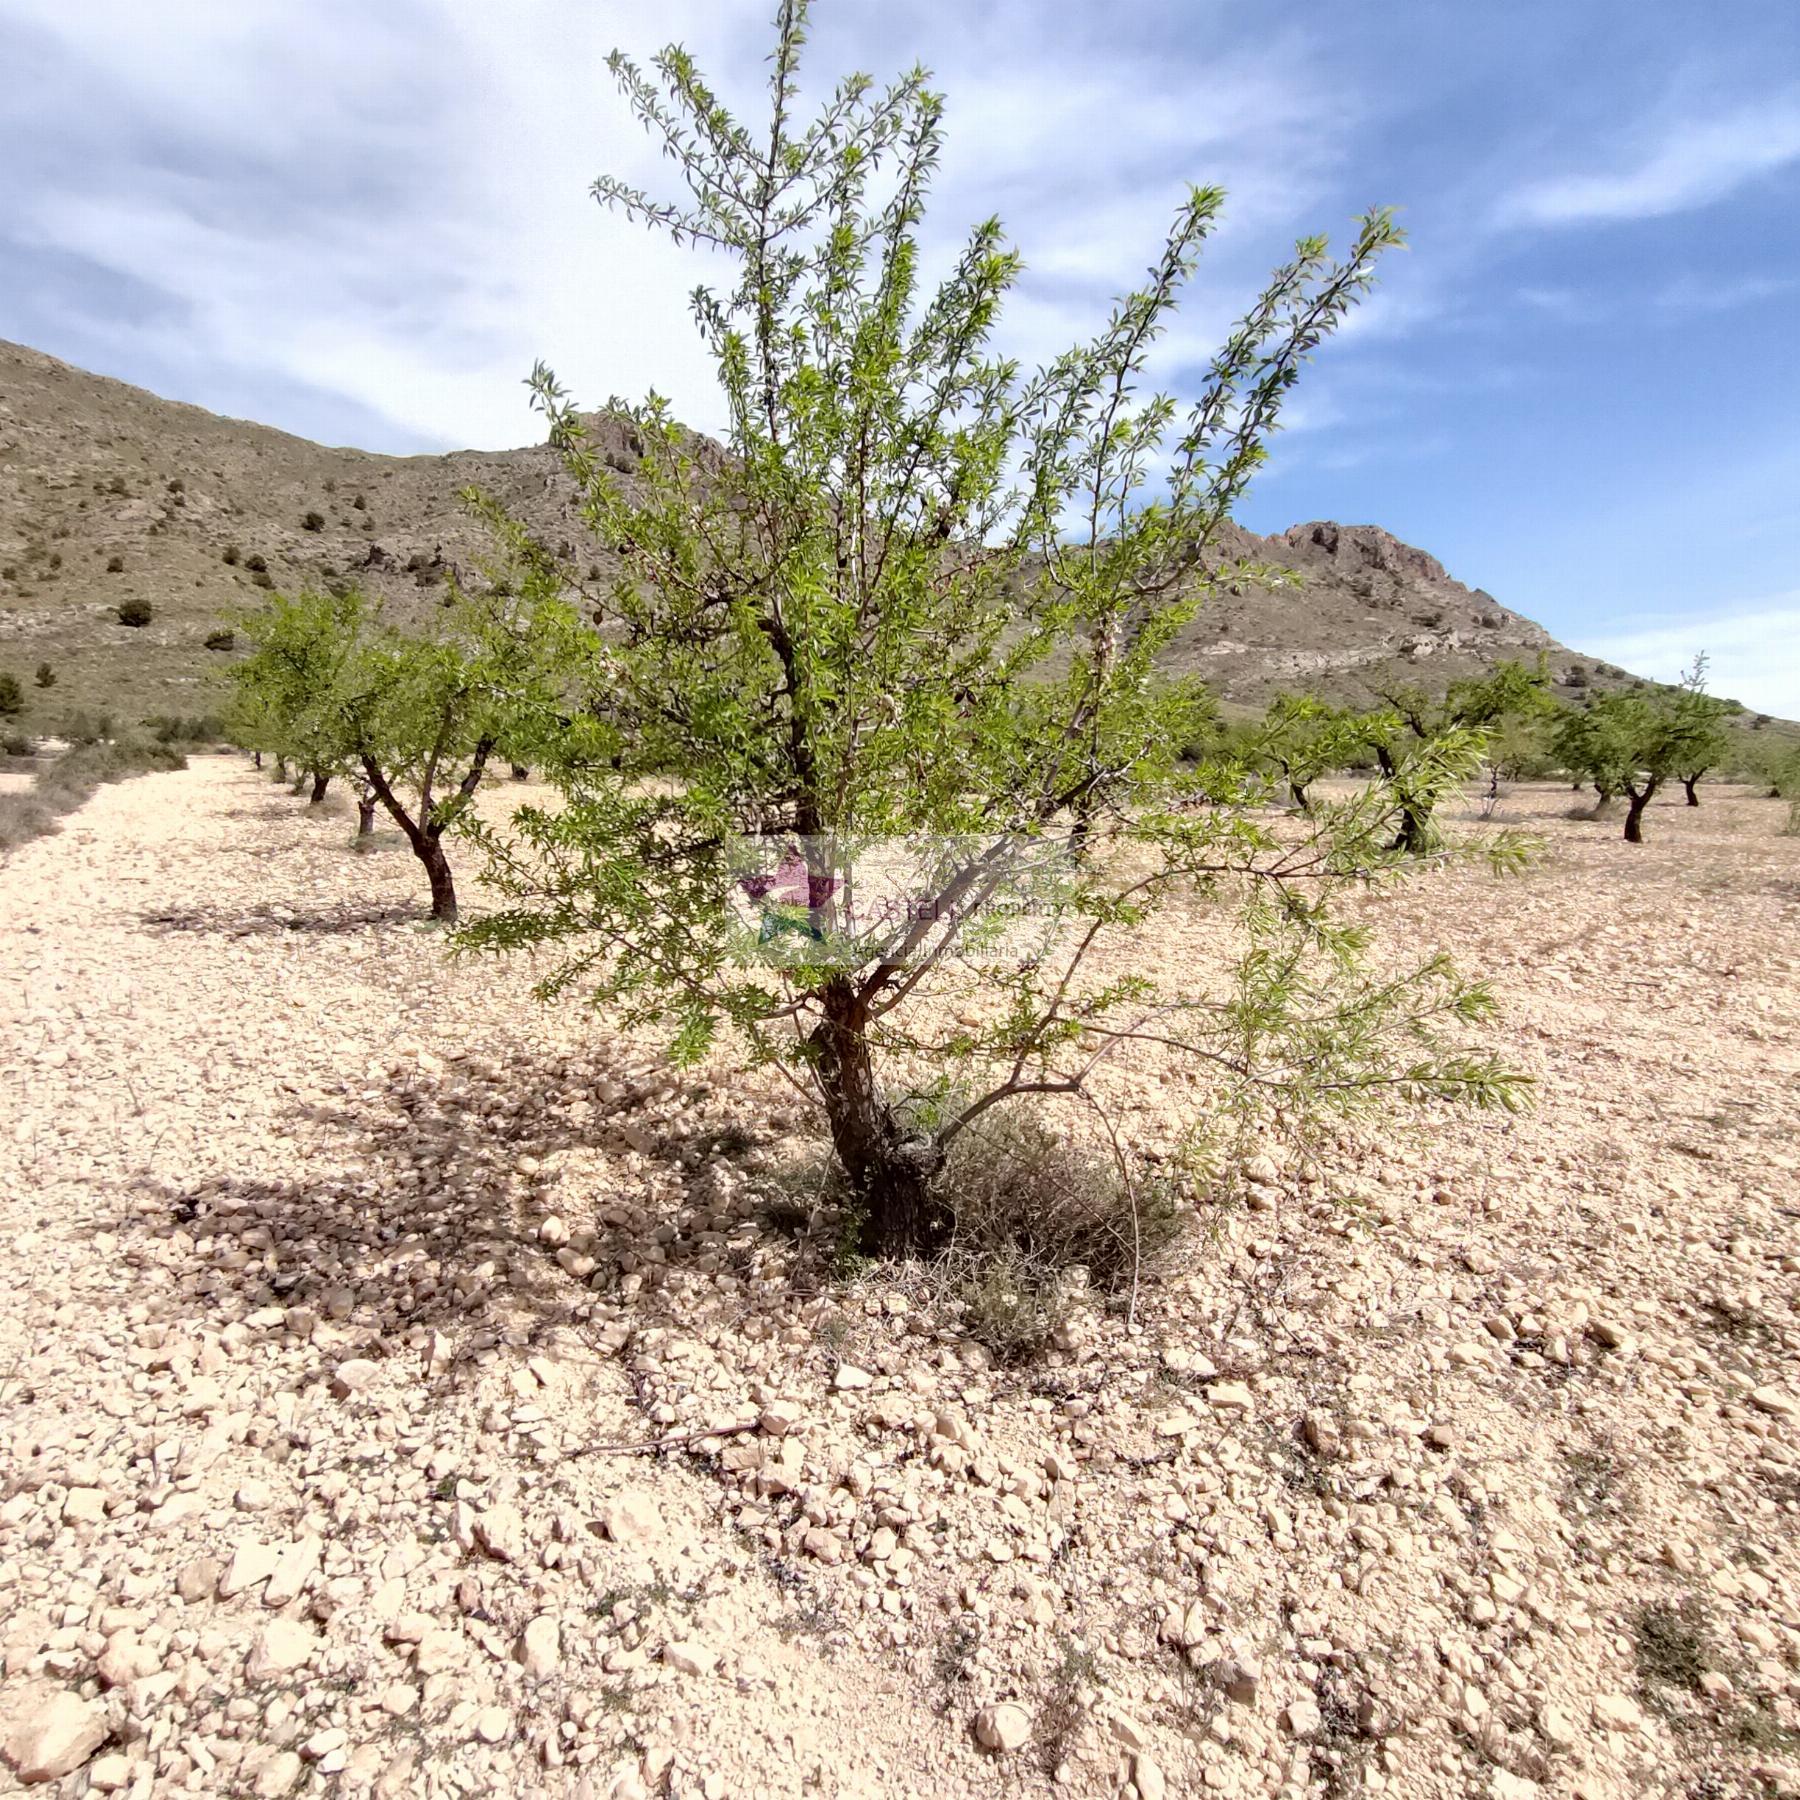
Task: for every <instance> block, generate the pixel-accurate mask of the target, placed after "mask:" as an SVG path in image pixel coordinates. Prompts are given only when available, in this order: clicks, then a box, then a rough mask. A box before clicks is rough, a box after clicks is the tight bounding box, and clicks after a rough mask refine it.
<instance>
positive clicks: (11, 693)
mask: <svg viewBox="0 0 1800 1800" xmlns="http://www.w3.org/2000/svg"><path fill="white" fill-rule="evenodd" d="M24 710H25V690H24V689H23V688H22V687H20V686H19V678H18V676H16V675H0V718H12V717H13V716H14V715H15V714H18V713H22V712H23V711H24Z"/></svg>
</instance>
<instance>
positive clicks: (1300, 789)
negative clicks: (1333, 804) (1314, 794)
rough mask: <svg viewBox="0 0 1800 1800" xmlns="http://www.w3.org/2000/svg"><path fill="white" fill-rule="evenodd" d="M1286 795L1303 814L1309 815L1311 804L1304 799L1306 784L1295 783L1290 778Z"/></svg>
mask: <svg viewBox="0 0 1800 1800" xmlns="http://www.w3.org/2000/svg"><path fill="white" fill-rule="evenodd" d="M1288 793H1289V795H1290V796H1291V798H1292V799H1293V802H1294V804H1295V805H1296V806H1297V807H1299V809H1300V810H1301V811H1302V812H1303V813H1308V814H1310V813H1311V811H1312V802H1311V801H1310V800H1309V799H1307V797H1306V783H1305V782H1304V781H1295V780H1294V779H1293V777H1292V776H1290V777H1289V778H1288Z"/></svg>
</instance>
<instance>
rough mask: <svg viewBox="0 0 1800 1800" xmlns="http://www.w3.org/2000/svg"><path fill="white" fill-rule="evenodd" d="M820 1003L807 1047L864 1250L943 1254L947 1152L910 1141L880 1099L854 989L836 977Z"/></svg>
mask: <svg viewBox="0 0 1800 1800" xmlns="http://www.w3.org/2000/svg"><path fill="white" fill-rule="evenodd" d="M823 1000H824V1007H825V1016H824V1018H823V1019H822V1020H820V1022H819V1024H818V1025H817V1026H816V1027H815V1028H814V1031H813V1034H812V1037H811V1039H810V1042H811V1045H812V1049H813V1054H814V1058H815V1063H814V1066H815V1068H816V1070H817V1072H818V1077H819V1086H820V1090H821V1092H822V1093H823V1094H824V1097H825V1116H826V1119H827V1120H828V1121H829V1123H830V1127H831V1142H832V1147H833V1148H834V1149H835V1150H836V1151H837V1156H838V1161H839V1162H840V1163H841V1164H842V1165H843V1169H844V1173H845V1175H846V1176H847V1177H848V1179H849V1182H850V1189H851V1192H852V1193H853V1194H854V1195H855V1197H856V1199H857V1201H858V1203H859V1204H860V1205H861V1207H862V1208H863V1215H862V1248H863V1249H864V1250H865V1251H867V1252H869V1253H871V1254H875V1255H882V1256H907V1255H929V1254H931V1253H932V1252H933V1251H935V1250H939V1249H941V1248H942V1247H943V1245H944V1242H945V1240H946V1239H947V1238H948V1236H949V1233H950V1226H951V1223H952V1220H951V1215H950V1212H949V1209H948V1207H947V1206H946V1205H945V1204H944V1203H943V1200H942V1198H941V1197H940V1196H939V1195H938V1194H937V1193H936V1192H935V1177H936V1176H937V1174H938V1172H939V1171H940V1169H941V1168H942V1167H943V1160H944V1153H943V1151H942V1150H941V1149H940V1148H939V1147H938V1145H937V1144H936V1143H935V1142H934V1141H933V1140H931V1139H930V1138H926V1137H921V1136H909V1135H908V1133H907V1132H906V1131H905V1129H904V1127H903V1126H902V1124H901V1122H900V1120H899V1119H898V1118H897V1117H896V1116H895V1113H894V1109H893V1107H892V1105H891V1104H890V1103H889V1102H888V1099H887V1097H886V1095H885V1094H883V1092H882V1090H881V1084H880V1082H879V1081H878V1080H877V1078H876V1075H875V1066H874V1060H873V1058H872V1057H871V1056H870V1054H869V1039H868V1016H867V1008H866V1007H865V1005H864V1003H863V1001H862V999H861V998H860V996H859V995H858V993H857V990H856V988H855V986H854V984H853V983H852V982H851V981H850V980H849V979H848V977H845V976H838V977H835V978H834V979H833V980H832V981H831V982H829V983H828V984H827V986H826V987H825V990H824V993H823Z"/></svg>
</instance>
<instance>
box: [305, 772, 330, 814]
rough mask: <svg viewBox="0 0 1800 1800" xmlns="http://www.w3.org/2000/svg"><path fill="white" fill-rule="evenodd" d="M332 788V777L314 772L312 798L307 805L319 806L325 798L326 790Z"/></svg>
mask: <svg viewBox="0 0 1800 1800" xmlns="http://www.w3.org/2000/svg"><path fill="white" fill-rule="evenodd" d="M330 786H331V777H330V776H329V775H321V774H319V773H318V771H317V770H314V772H313V778H312V798H311V799H310V800H309V801H307V803H306V804H307V805H308V806H317V805H319V803H320V802H321V801H322V800H324V798H325V790H326V789H327V788H328V787H330Z"/></svg>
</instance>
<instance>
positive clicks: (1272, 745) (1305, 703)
mask: <svg viewBox="0 0 1800 1800" xmlns="http://www.w3.org/2000/svg"><path fill="white" fill-rule="evenodd" d="M1360 748H1361V733H1360V731H1359V729H1358V726H1357V723H1356V721H1355V719H1354V718H1353V716H1352V715H1351V714H1349V713H1346V712H1344V711H1343V710H1342V709H1341V708H1339V707H1335V706H1330V705H1327V704H1326V702H1325V701H1323V700H1320V699H1318V698H1317V697H1316V696H1314V695H1312V694H1282V695H1279V696H1278V697H1277V698H1276V699H1275V700H1274V701H1272V702H1271V703H1270V706H1269V710H1268V712H1267V713H1266V714H1265V715H1264V718H1263V729H1262V736H1261V738H1260V740H1259V743H1258V749H1259V750H1260V752H1261V754H1262V756H1263V757H1264V758H1265V759H1266V760H1267V761H1269V762H1270V763H1272V764H1273V765H1274V766H1275V767H1276V768H1277V769H1279V770H1280V771H1281V778H1282V780H1283V781H1285V782H1286V783H1287V788H1288V794H1289V796H1290V798H1291V799H1292V800H1293V803H1294V804H1295V805H1296V806H1297V807H1299V809H1300V810H1301V811H1302V812H1304V813H1310V812H1311V811H1312V810H1313V807H1312V801H1311V800H1310V799H1309V798H1308V797H1307V789H1308V788H1310V787H1311V786H1312V784H1313V783H1314V782H1315V781H1317V780H1318V779H1319V777H1320V776H1321V775H1324V774H1327V773H1329V772H1330V771H1331V770H1333V769H1341V768H1343V767H1344V766H1345V765H1346V764H1347V763H1348V762H1349V761H1350V759H1351V758H1352V757H1353V756H1354V755H1356V753H1357V752H1358V750H1359V749H1360Z"/></svg>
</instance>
